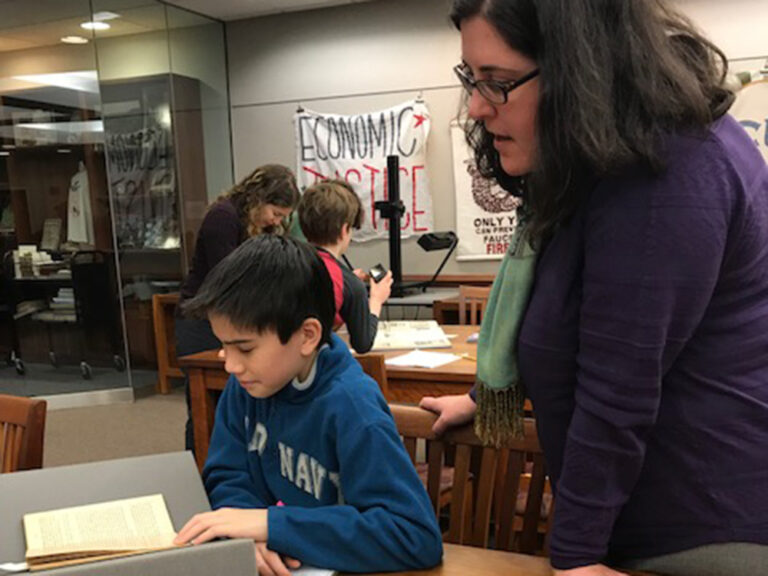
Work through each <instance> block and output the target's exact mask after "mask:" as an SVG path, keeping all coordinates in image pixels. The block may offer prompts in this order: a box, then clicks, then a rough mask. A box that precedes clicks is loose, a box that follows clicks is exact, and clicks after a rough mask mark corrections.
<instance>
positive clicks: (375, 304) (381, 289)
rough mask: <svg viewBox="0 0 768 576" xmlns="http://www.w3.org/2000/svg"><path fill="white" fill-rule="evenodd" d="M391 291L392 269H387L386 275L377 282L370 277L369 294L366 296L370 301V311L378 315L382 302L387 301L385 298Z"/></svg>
mask: <svg viewBox="0 0 768 576" xmlns="http://www.w3.org/2000/svg"><path fill="white" fill-rule="evenodd" d="M391 292H392V270H389V271H388V272H387V275H386V276H384V278H382V279H381V280H379V281H378V282H374V281H373V279H371V295H370V297H369V298H368V300H369V301H370V308H371V312H373V313H374V314H376V315H377V316H378V315H379V313H380V312H381V306H382V304H384V302H386V301H387V298H389V295H390V294H391ZM377 310H378V311H377Z"/></svg>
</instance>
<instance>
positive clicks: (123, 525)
mask: <svg viewBox="0 0 768 576" xmlns="http://www.w3.org/2000/svg"><path fill="white" fill-rule="evenodd" d="M24 535H25V537H26V540H27V559H29V558H36V557H42V556H51V555H59V554H71V553H79V552H89V551H93V552H102V553H103V552H105V551H108V552H127V551H132V550H143V549H158V548H168V547H170V546H173V539H174V538H175V537H176V533H175V532H174V530H173V524H172V523H171V518H170V516H169V514H168V508H167V507H166V505H165V500H164V499H163V496H162V494H155V495H152V496H142V497H139V498H128V499H125V500H114V501H112V502H104V503H100V504H88V505H86V506H75V507H73V508H62V509H60V510H51V511H48V512H36V513H33V514H25V515H24Z"/></svg>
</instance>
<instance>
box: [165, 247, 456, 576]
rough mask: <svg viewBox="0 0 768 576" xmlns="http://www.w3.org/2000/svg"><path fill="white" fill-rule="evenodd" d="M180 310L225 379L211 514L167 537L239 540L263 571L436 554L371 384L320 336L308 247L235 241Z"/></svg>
mask: <svg viewBox="0 0 768 576" xmlns="http://www.w3.org/2000/svg"><path fill="white" fill-rule="evenodd" d="M184 310H185V313H187V314H191V315H193V316H197V317H207V318H208V319H209V320H210V322H211V326H212V327H213V331H214V333H215V334H216V336H217V338H218V339H219V340H220V341H221V343H222V350H221V352H220V354H221V357H222V358H224V360H225V369H226V370H227V372H228V373H229V374H230V378H229V382H228V383H227V387H226V389H225V390H224V393H223V395H222V397H221V399H220V400H219V405H218V408H217V410H216V424H215V426H214V430H213V436H212V438H211V444H210V450H209V453H208V460H207V461H206V464H205V468H204V470H203V480H204V482H205V487H206V490H207V491H208V496H209V498H210V500H211V505H212V507H213V508H214V511H213V512H207V513H203V514H198V515H196V516H195V517H193V518H192V519H191V520H190V521H189V522H188V523H187V524H186V525H185V526H184V527H183V528H182V529H181V531H180V532H179V535H178V538H177V543H187V542H191V543H193V544H200V543H202V542H205V541H208V540H212V539H214V538H219V537H230V538H252V539H253V540H254V541H255V542H256V561H257V565H258V568H259V574H261V575H262V576H271V575H273V574H274V575H281V576H282V575H285V574H288V571H287V567H290V568H296V567H298V566H299V565H300V564H302V563H305V564H310V565H314V566H320V567H324V568H332V569H335V570H339V571H345V572H379V571H403V570H411V569H421V568H429V567H432V566H434V565H436V564H438V563H439V562H440V560H441V557H442V540H441V535H440V530H439V528H438V526H437V522H436V519H435V515H434V512H433V510H432V506H431V504H430V502H429V498H428V496H427V493H426V491H425V490H424V487H423V486H422V484H421V481H420V480H419V478H418V476H417V474H416V471H415V469H414V467H413V465H412V464H411V461H410V459H409V457H408V454H407V453H406V451H405V449H404V447H403V445H402V442H401V440H400V437H399V435H398V433H397V429H396V427H395V424H394V421H393V420H392V416H391V414H390V412H389V409H388V407H387V403H386V401H385V400H384V397H383V396H382V394H381V391H380V390H379V388H378V386H377V385H376V383H375V382H374V381H373V380H372V379H371V378H369V377H368V376H366V375H365V374H364V373H363V371H362V369H361V368H360V365H359V363H358V362H357V361H356V360H355V359H354V358H353V357H352V355H351V354H350V352H349V349H348V348H347V346H346V344H344V342H342V341H341V340H340V339H339V338H338V337H337V336H336V335H334V334H333V333H332V331H331V328H332V324H333V318H334V314H335V311H334V298H333V288H332V285H331V280H330V277H329V275H328V272H327V270H326V268H325V266H324V265H323V262H322V261H321V260H320V258H319V257H318V256H317V254H316V253H315V251H314V250H313V249H312V248H311V247H310V246H309V245H307V244H304V243H302V242H299V241H297V240H293V239H291V238H283V237H279V236H273V235H262V236H258V237H255V238H252V239H250V240H248V241H246V242H245V243H243V244H242V245H241V246H240V247H239V248H238V249H237V250H235V251H234V252H233V253H232V254H230V255H229V256H228V257H227V258H225V259H224V260H222V262H221V263H219V265H217V266H216V267H215V268H214V269H213V270H212V271H211V272H210V274H209V275H208V276H207V277H206V279H205V281H204V283H203V285H202V286H201V288H200V290H199V291H198V294H197V296H195V298H193V299H192V300H190V301H188V302H187V303H186V304H185V306H184Z"/></svg>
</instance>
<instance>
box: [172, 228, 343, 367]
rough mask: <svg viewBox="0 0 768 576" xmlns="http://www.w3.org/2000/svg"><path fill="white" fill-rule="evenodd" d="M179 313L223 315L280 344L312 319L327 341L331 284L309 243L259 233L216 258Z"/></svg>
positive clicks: (330, 316)
mask: <svg viewBox="0 0 768 576" xmlns="http://www.w3.org/2000/svg"><path fill="white" fill-rule="evenodd" d="M182 311H183V312H184V314H185V315H187V316H191V317H193V318H205V317H207V316H208V315H210V314H215V315H219V316H223V317H224V318H227V319H228V320H229V321H230V322H231V323H232V325H233V326H235V327H236V328H238V329H239V330H253V331H255V332H258V333H262V332H264V331H266V330H274V331H275V332H277V335H278V337H279V338H280V342H282V343H283V344H285V343H287V342H288V340H290V338H291V336H292V335H293V334H294V333H295V332H296V331H297V330H298V329H299V328H300V327H301V325H302V323H303V322H304V320H306V319H307V318H317V319H318V320H319V321H320V324H321V325H322V327H323V335H322V339H321V343H327V342H329V341H330V334H331V328H332V326H333V318H334V314H335V307H334V299H333V285H332V284H331V277H330V276H329V275H328V270H327V269H326V267H325V265H324V264H323V261H322V260H321V259H320V257H319V256H318V255H317V252H316V251H315V249H314V248H313V247H312V246H310V245H309V244H306V243H305V242H301V241H299V240H296V239H293V238H288V237H284V236H275V235H273V234H263V235H261V236H256V237H254V238H250V239H248V240H246V241H245V242H244V243H243V244H241V245H240V247H239V248H237V249H236V250H235V251H234V252H232V253H231V254H230V255H229V256H227V257H226V258H224V260H222V261H221V262H219V263H218V264H217V265H216V266H215V267H214V269H213V270H211V271H210V273H209V274H208V276H207V277H206V278H205V280H204V281H203V284H202V286H201V287H200V290H199V291H198V292H197V295H196V296H195V297H194V298H192V299H191V300H189V301H187V302H186V303H184V304H183V305H182ZM276 361H278V359H276Z"/></svg>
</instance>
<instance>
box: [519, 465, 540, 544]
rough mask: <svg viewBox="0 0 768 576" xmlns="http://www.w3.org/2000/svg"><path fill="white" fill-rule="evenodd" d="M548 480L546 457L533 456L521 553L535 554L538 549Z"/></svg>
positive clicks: (521, 536)
mask: <svg viewBox="0 0 768 576" xmlns="http://www.w3.org/2000/svg"><path fill="white" fill-rule="evenodd" d="M546 480H547V478H546V476H545V474H544V456H543V455H542V454H534V455H533V472H531V481H530V483H529V486H528V498H527V501H526V503H525V513H524V515H523V530H522V533H521V535H520V544H519V547H518V549H519V551H520V552H524V553H526V554H533V553H534V552H535V551H536V549H537V548H538V539H539V521H540V519H541V503H542V500H543V498H544V484H545V482H546Z"/></svg>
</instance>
